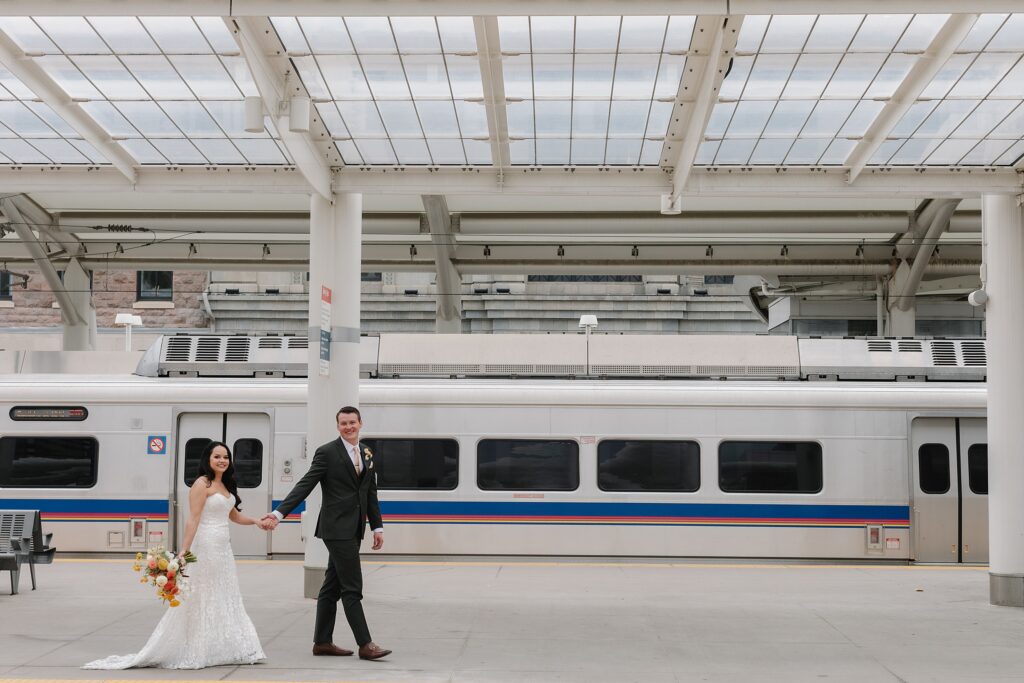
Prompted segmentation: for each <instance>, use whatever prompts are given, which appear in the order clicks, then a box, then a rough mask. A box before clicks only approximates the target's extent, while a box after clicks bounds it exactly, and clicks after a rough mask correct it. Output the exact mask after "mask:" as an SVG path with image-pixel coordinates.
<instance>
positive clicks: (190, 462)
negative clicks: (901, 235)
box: [185, 437, 263, 489]
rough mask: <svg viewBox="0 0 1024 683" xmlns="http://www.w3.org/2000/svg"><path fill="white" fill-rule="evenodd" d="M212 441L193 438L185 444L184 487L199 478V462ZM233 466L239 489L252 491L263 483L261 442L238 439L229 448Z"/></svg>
mask: <svg viewBox="0 0 1024 683" xmlns="http://www.w3.org/2000/svg"><path fill="white" fill-rule="evenodd" d="M211 441H213V439H207V438H205V437H204V438H195V439H189V440H188V441H186V442H185V486H192V484H194V483H195V481H196V479H198V478H199V461H200V460H201V459H202V457H203V451H204V450H206V447H207V446H208V445H209V444H210V442H211ZM231 462H232V464H233V465H234V466H235V483H237V484H238V488H240V489H254V488H256V487H257V486H259V485H260V484H261V483H263V442H262V441H260V440H259V439H238V440H236V441H235V445H234V446H232V447H231Z"/></svg>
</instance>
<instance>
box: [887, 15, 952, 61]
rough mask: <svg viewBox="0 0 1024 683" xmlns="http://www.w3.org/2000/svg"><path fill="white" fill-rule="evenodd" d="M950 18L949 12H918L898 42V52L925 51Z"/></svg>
mask: <svg viewBox="0 0 1024 683" xmlns="http://www.w3.org/2000/svg"><path fill="white" fill-rule="evenodd" d="M947 19H949V15H948V14H917V15H915V16H914V18H913V19H912V20H911V22H910V26H908V27H907V30H906V31H904V32H903V37H902V38H900V42H898V43H896V51H897V52H924V51H925V50H926V49H928V46H929V45H931V43H932V41H933V40H935V36H936V35H938V33H939V30H941V29H942V26H943V25H944V24H945V23H946V20H947Z"/></svg>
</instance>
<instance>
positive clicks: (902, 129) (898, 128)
mask: <svg viewBox="0 0 1024 683" xmlns="http://www.w3.org/2000/svg"><path fill="white" fill-rule="evenodd" d="M936 106H938V102H927V101H925V102H915V103H914V104H912V105H911V106H910V109H909V110H908V111H907V113H906V114H904V115H903V118H902V119H900V121H899V123H897V124H896V125H895V126H893V129H892V130H891V131H890V132H889V135H890V136H891V137H894V138H906V137H910V136H911V135H912V134H913V132H914V131H915V130H917V127H918V126H920V125H921V123H923V122H924V120H925V119H926V118H928V116H929V115H930V114H931V113H932V111H934V109H935V107H936Z"/></svg>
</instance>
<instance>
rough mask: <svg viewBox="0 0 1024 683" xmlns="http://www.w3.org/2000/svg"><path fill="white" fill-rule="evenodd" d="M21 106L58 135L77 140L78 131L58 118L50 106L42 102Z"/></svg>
mask: <svg viewBox="0 0 1024 683" xmlns="http://www.w3.org/2000/svg"><path fill="white" fill-rule="evenodd" d="M23 104H24V105H25V106H26V107H28V108H29V109H31V110H32V113H33V114H35V115H36V116H38V117H39V118H41V119H42V120H43V121H45V122H46V125H48V126H49V127H50V128H52V129H54V130H55V131H57V134H58V135H61V136H63V137H66V138H77V137H79V135H78V131H76V130H75V129H74V128H72V127H71V126H69V125H68V124H67V122H65V121H64V119H62V118H61V117H60V116H58V115H57V112H55V111H54V110H53V109H51V108H50V105H48V104H44V103H42V102H23Z"/></svg>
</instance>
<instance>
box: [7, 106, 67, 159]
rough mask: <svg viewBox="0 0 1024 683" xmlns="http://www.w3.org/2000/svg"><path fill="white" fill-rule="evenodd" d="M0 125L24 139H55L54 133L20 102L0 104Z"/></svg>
mask: <svg viewBox="0 0 1024 683" xmlns="http://www.w3.org/2000/svg"><path fill="white" fill-rule="evenodd" d="M0 123H3V124H4V125H5V126H7V127H8V128H10V129H11V130H12V131H14V132H15V133H17V134H18V135H20V136H22V137H26V138H34V137H49V138H55V137H57V133H56V131H54V130H53V129H52V128H50V127H49V126H48V125H46V123H45V122H44V121H43V120H42V119H41V118H39V117H38V116H36V115H35V114H34V113H33V112H32V111H31V110H30V109H29V108H28V107H26V106H25V105H24V104H22V103H21V102H0ZM8 156H9V155H8Z"/></svg>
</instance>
